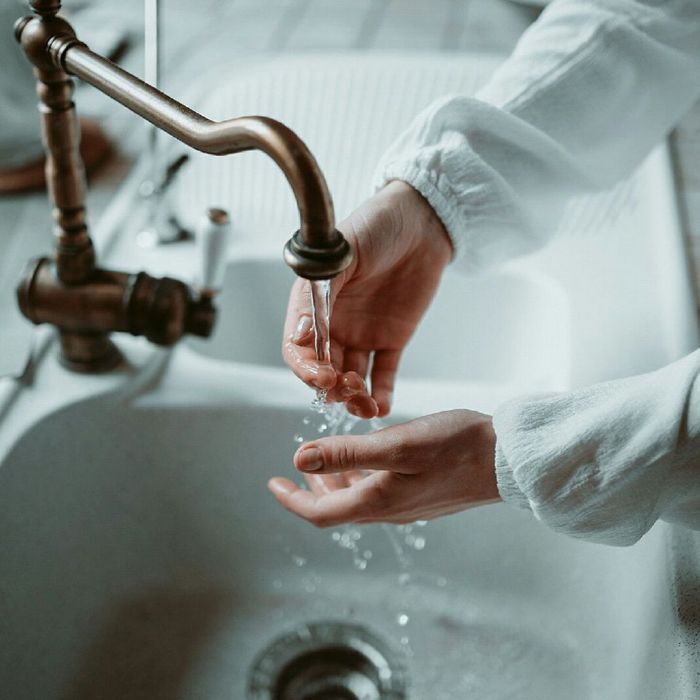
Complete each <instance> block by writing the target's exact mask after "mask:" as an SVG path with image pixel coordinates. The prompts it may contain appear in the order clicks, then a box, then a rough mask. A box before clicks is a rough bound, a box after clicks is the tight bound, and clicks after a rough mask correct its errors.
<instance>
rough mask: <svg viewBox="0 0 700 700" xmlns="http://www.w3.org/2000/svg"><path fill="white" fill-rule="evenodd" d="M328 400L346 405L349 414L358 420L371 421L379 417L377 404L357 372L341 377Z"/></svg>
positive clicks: (329, 393) (346, 373) (330, 392)
mask: <svg viewBox="0 0 700 700" xmlns="http://www.w3.org/2000/svg"><path fill="white" fill-rule="evenodd" d="M328 400H329V401H339V402H343V403H345V406H346V408H347V409H348V412H350V413H352V414H353V415H354V416H357V417H358V418H365V419H366V420H369V419H370V418H375V417H376V416H377V412H378V408H377V402H376V401H375V400H374V399H373V398H372V397H371V396H370V394H369V391H368V390H367V384H365V380H364V379H363V378H362V377H361V376H360V375H359V374H357V373H356V372H345V373H344V374H342V375H340V376H339V377H338V379H337V381H336V384H335V386H334V387H333V389H332V390H331V391H329V392H328Z"/></svg>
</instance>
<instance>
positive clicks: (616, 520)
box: [494, 350, 700, 545]
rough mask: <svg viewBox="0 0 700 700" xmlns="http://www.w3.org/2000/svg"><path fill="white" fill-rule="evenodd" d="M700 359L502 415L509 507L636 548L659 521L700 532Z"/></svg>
mask: <svg viewBox="0 0 700 700" xmlns="http://www.w3.org/2000/svg"><path fill="white" fill-rule="evenodd" d="M699 374H700V350H698V351H696V352H694V353H692V354H691V355H688V356H687V357H685V358H683V359H682V360H679V361H678V362H675V363H673V364H670V365H668V366H666V367H664V368H662V369H660V370H657V371H655V372H651V373H649V374H644V375H639V376H636V377H629V378H626V379H621V380H616V381H612V382H605V383H603V384H596V385H593V386H590V387H586V388H584V389H580V390H577V391H574V392H567V393H559V394H548V395H541V396H533V397H530V398H524V399H515V400H513V401H510V402H506V403H505V404H503V405H502V406H500V407H499V408H498V409H497V410H496V412H495V414H494V428H495V430H496V434H497V436H498V441H497V453H496V475H497V480H498V488H499V492H500V494H501V496H502V497H503V499H504V500H505V501H506V502H510V503H513V504H515V505H519V506H521V507H524V508H527V509H530V510H531V511H532V512H533V514H534V515H535V516H536V517H537V518H538V519H539V520H541V521H543V522H544V523H545V524H546V525H547V526H549V527H550V528H552V529H554V530H557V531H559V532H562V533H565V534H567V535H571V536H574V537H580V538H584V539H587V540H592V541H594V542H601V543H605V544H614V545H629V544H633V543H634V542H636V541H637V540H638V539H639V538H640V537H641V536H642V535H643V534H644V533H645V532H646V531H647V530H648V529H649V528H650V527H651V526H652V525H653V524H654V523H655V522H656V520H657V519H659V518H660V519H663V520H667V521H669V522H676V523H680V524H683V525H686V526H688V527H691V528H693V529H698V530H700V380H699V379H698V375H699Z"/></svg>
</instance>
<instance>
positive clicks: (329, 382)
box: [313, 365, 337, 390]
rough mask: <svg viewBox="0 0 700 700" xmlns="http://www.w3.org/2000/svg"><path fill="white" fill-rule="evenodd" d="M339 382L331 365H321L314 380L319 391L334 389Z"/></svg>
mask: <svg viewBox="0 0 700 700" xmlns="http://www.w3.org/2000/svg"><path fill="white" fill-rule="evenodd" d="M336 381H337V375H336V373H335V370H334V369H333V367H331V365H319V366H318V373H317V375H316V377H315V378H314V381H313V383H314V385H315V386H317V387H318V388H319V389H326V390H328V389H332V388H333V387H334V386H335V384H336Z"/></svg>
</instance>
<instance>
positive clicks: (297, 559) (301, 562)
mask: <svg viewBox="0 0 700 700" xmlns="http://www.w3.org/2000/svg"><path fill="white" fill-rule="evenodd" d="M292 561H293V562H294V563H295V564H296V565H297V566H299V567H301V566H304V565H305V564H306V559H304V557H300V556H298V555H297V554H295V555H294V556H293V557H292Z"/></svg>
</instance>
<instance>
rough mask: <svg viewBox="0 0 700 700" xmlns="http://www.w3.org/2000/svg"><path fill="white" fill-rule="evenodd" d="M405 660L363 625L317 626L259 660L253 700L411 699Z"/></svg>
mask: <svg viewBox="0 0 700 700" xmlns="http://www.w3.org/2000/svg"><path fill="white" fill-rule="evenodd" d="M406 697H407V696H406V670H405V666H404V664H403V663H402V661H401V660H400V657H399V656H398V655H397V654H396V653H394V652H393V651H392V650H391V649H390V647H389V646H388V645H387V644H386V643H385V642H383V641H382V640H381V639H379V638H378V637H376V636H375V635H374V634H372V633H371V632H370V631H368V630H366V629H365V628H364V627H361V626H360V625H348V624H345V623H342V622H316V623H312V624H306V625H302V626H300V627H297V628H296V629H294V630H292V631H291V632H289V633H288V634H285V635H283V636H281V637H279V638H277V639H276V640H275V641H273V642H272V644H271V645H270V646H269V647H267V648H266V649H265V650H264V651H263V652H262V653H261V654H260V656H258V658H257V660H256V661H255V663H254V664H253V667H252V669H251V672H250V676H249V678H248V700H406Z"/></svg>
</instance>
